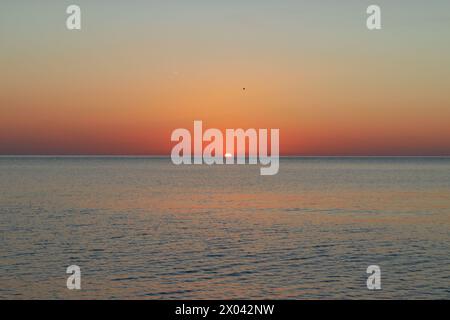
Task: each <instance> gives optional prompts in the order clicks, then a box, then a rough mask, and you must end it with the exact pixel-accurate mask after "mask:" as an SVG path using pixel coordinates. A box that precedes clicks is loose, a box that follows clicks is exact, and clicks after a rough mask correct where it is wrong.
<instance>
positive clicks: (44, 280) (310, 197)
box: [0, 157, 450, 299]
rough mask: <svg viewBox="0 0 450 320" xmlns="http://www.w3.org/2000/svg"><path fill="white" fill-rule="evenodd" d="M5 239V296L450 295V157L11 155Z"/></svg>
mask: <svg viewBox="0 0 450 320" xmlns="http://www.w3.org/2000/svg"><path fill="white" fill-rule="evenodd" d="M0 240H1V246H0V298H3V299H5V298H8V299H12V298H17V299H25V298H32V299H56V298H64V299H81V298H83V299H84V298H95V299H106V298H113V299H234V298H242V299H250V298H262V299H272V298H273V299H284V298H287V299H312V298H319V299H320V298H326V299H340V298H362V299H385V298H400V299H431V298H435V299H442V298H444V299H449V298H450V258H449V257H450V159H449V158H283V159H281V164H280V171H279V174H277V175H275V176H261V175H260V174H259V166H257V165H256V166H255V165H234V166H225V165H222V166H220V165H216V166H207V165H205V166H199V165H196V166H194V165H191V166H189V165H184V166H175V165H173V164H172V163H171V161H170V159H169V158H131V157H122V158H120V157H118V158H114V157H97V158H96V157H2V158H0ZM69 265H78V266H80V268H81V274H82V276H81V287H82V288H81V290H72V291H71V290H68V289H67V287H66V280H67V277H68V276H69V275H68V274H66V268H67V267H68V266H69ZM369 265H378V266H380V268H381V285H382V290H379V291H370V290H368V289H367V287H366V280H367V277H368V274H366V269H367V267H368V266H369Z"/></svg>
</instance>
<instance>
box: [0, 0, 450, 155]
mask: <svg viewBox="0 0 450 320" xmlns="http://www.w3.org/2000/svg"><path fill="white" fill-rule="evenodd" d="M70 4H77V5H79V6H80V7H81V14H82V29H81V30H79V31H70V30H67V28H66V24H65V21H66V18H67V16H68V15H67V14H66V12H65V11H66V8H67V6H68V5H70ZM370 4H378V5H379V6H380V7H381V10H382V30H378V31H369V30H368V29H367V28H366V18H367V14H366V8H367V7H368V6H369V5H370ZM449 39H450V2H449V1H447V0H442V1H441V0H434V1H432V2H430V1H417V0H410V1H406V0H398V1H385V0H383V1H378V0H372V1H365V0H359V1H356V0H354V1H353V0H344V1H331V0H329V1H313V0H309V1H300V0H295V1H287V0H277V1H265V0H258V1H244V0H240V1H236V0H228V1H214V0H208V1H206V0H204V1H198V0H191V1H186V0H182V1H181V0H178V1H167V0H165V1H138V0H135V1H115V0H109V1H99V0H90V1H86V0H72V1H61V0H58V1H57V0H53V1H48V0H41V1H21V0H19V1H17V0H2V1H1V2H0V66H1V71H0V155H168V154H170V150H171V148H172V147H173V145H174V143H172V142H171V141H170V135H171V132H172V131H173V130H175V129H176V128H188V129H190V130H191V131H192V130H193V121H194V120H202V121H203V125H204V127H205V128H219V129H222V130H225V129H226V128H244V129H247V128H255V129H259V128H278V129H280V152H281V154H282V155H305V156H340V155H343V156H353V155H362V156H383V155H387V156H388V155H389V156H393V155H395V156H404V155H417V156H432V155H436V156H439V155H450V90H449V89H450V41H449ZM243 88H245V90H243Z"/></svg>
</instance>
